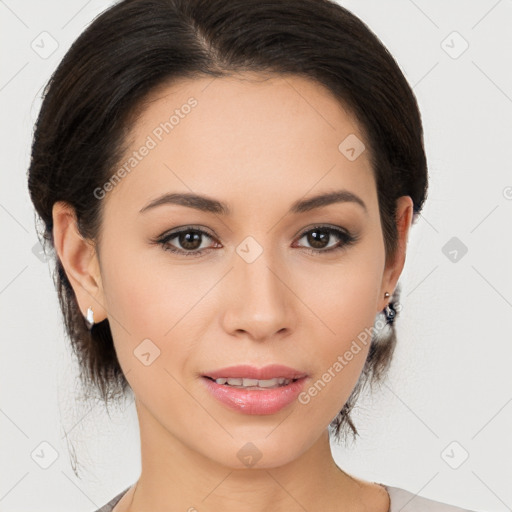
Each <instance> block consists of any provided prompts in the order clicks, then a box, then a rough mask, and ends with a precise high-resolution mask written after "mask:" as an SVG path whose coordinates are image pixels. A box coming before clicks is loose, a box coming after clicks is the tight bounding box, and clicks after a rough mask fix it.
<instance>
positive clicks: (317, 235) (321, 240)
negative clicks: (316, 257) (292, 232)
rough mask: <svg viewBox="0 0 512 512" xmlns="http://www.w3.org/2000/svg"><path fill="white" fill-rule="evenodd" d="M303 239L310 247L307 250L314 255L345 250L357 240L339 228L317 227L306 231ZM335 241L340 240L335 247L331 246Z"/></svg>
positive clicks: (302, 236)
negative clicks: (332, 241)
mask: <svg viewBox="0 0 512 512" xmlns="http://www.w3.org/2000/svg"><path fill="white" fill-rule="evenodd" d="M302 238H305V239H306V243H307V244H309V245H310V247H309V248H308V247H305V249H306V250H308V249H309V251H310V252H312V253H322V252H330V251H335V250H337V249H343V248H345V247H346V246H348V245H350V244H352V243H354V242H355V241H356V238H355V237H354V236H352V235H350V234H349V233H347V232H345V231H342V230H341V229H338V228H332V227H327V226H315V227H314V228H312V229H310V230H308V231H305V232H304V233H303V234H302V235H301V237H300V239H299V240H301V239H302ZM333 239H334V242H336V239H338V243H337V244H336V243H335V244H334V245H333V244H330V242H331V240H333ZM329 244H330V245H329Z"/></svg>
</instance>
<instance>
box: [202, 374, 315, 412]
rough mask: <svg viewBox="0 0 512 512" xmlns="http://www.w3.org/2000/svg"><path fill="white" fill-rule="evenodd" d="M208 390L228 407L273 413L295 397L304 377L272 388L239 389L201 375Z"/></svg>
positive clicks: (243, 410) (242, 410)
mask: <svg viewBox="0 0 512 512" xmlns="http://www.w3.org/2000/svg"><path fill="white" fill-rule="evenodd" d="M202 379H203V381H204V382H205V384H206V387H207V389H208V391H210V393H211V394H212V395H213V396H214V397H215V398H216V399H217V400H218V401H219V402H222V403H223V404H225V405H227V406H228V407H229V408H231V409H233V410H235V411H238V412H243V413H244V414H274V413H276V412H279V411H280V410H281V409H284V408H285V407H286V406H288V405H290V404H291V403H292V402H293V401H294V400H296V399H297V397H298V396H299V394H300V392H301V391H302V388H303V387H304V382H305V380H306V377H303V378H301V379H297V380H296V381H294V382H291V383H290V384H287V385H286V386H281V387H278V388H274V389H265V390H263V389H262V390H261V391H260V390H258V389H241V388H235V387H233V386H227V385H224V384H217V383H216V382H215V381H214V380H211V379H209V378H207V377H202Z"/></svg>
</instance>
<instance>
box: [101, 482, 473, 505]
mask: <svg viewBox="0 0 512 512" xmlns="http://www.w3.org/2000/svg"><path fill="white" fill-rule="evenodd" d="M374 483H379V482H374ZM379 485H382V486H383V487H384V488H385V489H386V490H387V491H388V494H389V498H390V501H391V507H390V509H389V512H474V511H472V510H468V509H466V508H460V507H455V506H454V505H448V504H446V503H441V502H440V501H434V500H429V499H428V498H422V497H421V496H418V495H416V494H414V493H412V492H409V491H406V490H405V489H401V488H400V487H392V486H390V485H384V484H381V483H379ZM130 487H131V486H130ZM130 487H127V488H126V489H125V490H124V491H122V492H120V493H119V494H118V495H117V496H115V497H114V498H112V499H111V500H110V501H109V502H108V503H107V504H105V505H103V507H101V508H100V509H98V510H95V511H94V512H112V509H113V508H114V507H115V506H116V504H117V503H118V502H119V501H120V499H121V498H122V497H123V496H124V494H126V493H127V492H128V489H130Z"/></svg>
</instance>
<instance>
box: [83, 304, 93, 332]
mask: <svg viewBox="0 0 512 512" xmlns="http://www.w3.org/2000/svg"><path fill="white" fill-rule="evenodd" d="M85 323H86V325H87V329H89V330H91V329H92V326H93V325H94V311H93V310H92V308H91V307H90V306H89V307H88V308H87V316H86V318H85Z"/></svg>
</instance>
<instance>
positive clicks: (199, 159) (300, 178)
mask: <svg viewBox="0 0 512 512" xmlns="http://www.w3.org/2000/svg"><path fill="white" fill-rule="evenodd" d="M347 140H348V141H351V142H353V141H356V145H357V144H358V143H360V145H361V147H363V146H362V144H363V134H362V133H361V131H360V129H359V126H358V123H357V120H356V119H355V118H354V117H353V116H352V115H351V114H350V113H349V112H348V111H347V110H346V109H345V107H344V106H343V105H342V103H340V101H338V100H337V99H336V98H335V97H334V96H333V95H332V93H331V92H330V91H329V90H328V89H326V88H325V87H323V86H322V85H321V84H319V83H317V82H314V81H312V80H309V79H307V78H304V77H299V76H296V75H288V76H286V75H261V74H259V75H258V74H254V73H252V74H249V73H245V74H239V75H235V76H229V77H222V78H212V77H201V78H194V79H182V80H179V81H177V82H174V83H172V84H167V85H162V86H160V87H159V88H158V89H156V90H155V91H154V92H153V93H152V94H151V95H150V96H149V97H148V98H147V100H146V101H145V102H144V104H143V105H141V106H140V108H139V112H138V116H137V118H136V119H135V120H134V122H133V124H132V126H131V134H130V137H129V138H128V141H129V148H128V151H127V152H126V154H125V156H124V159H123V161H122V162H120V163H119V168H120V167H121V166H123V165H124V166H125V168H126V170H127V171H128V172H126V173H124V175H125V176H126V177H124V178H123V179H122V180H121V182H120V183H119V185H117V186H116V187H115V188H114V190H113V193H112V194H111V195H112V196H113V197H112V199H113V200H114V201H116V200H123V198H124V199H127V197H128V196H129V195H130V194H131V195H132V196H133V200H135V201H137V200H139V203H140V201H143V200H145V201H147V199H148V197H149V196H151V195H154V194H155V191H159V192H160V193H161V192H163V191H166V190H174V189H179V190H182V191H192V190H193V191H194V192H196V193H200V192H202V193H205V194H209V195H212V196H216V197H222V198H226V197H227V195H229V194H230V193H231V192H235V191H236V192H237V196H238V197H240V194H242V197H246V198H247V197H252V198H259V199H260V200H264V199H265V200H267V201H268V200H272V198H271V197H269V189H272V191H273V193H277V195H276V196H275V198H276V199H277V200H279V198H281V199H284V195H283V194H284V192H285V191H287V192H289V193H290V194H289V195H290V198H291V197H292V196H293V197H294V198H295V199H296V198H297V197H301V196H304V195H305V194H307V192H308V190H309V189H312V188H313V187H318V188H322V190H325V189H329V188H334V187H336V188H339V186H340V185H343V186H344V187H345V188H351V189H352V190H353V191H354V192H356V191H357V192H358V193H359V194H363V195H364V194H366V195H368V194H372V193H373V190H372V189H373V187H374V180H373V172H372V170H371V167H370V162H369V155H368V151H366V150H364V151H362V153H361V154H360V155H359V156H358V157H357V158H356V159H350V158H347V155H346V154H345V153H344V152H343V150H344V149H346V148H345V146H346V145H347V144H345V143H344V141H347ZM357 141H359V142H357ZM349 145H350V144H349ZM352 145H354V144H353V143H352ZM356 150H358V151H359V150H361V148H360V147H356ZM126 164H128V165H126ZM312 192H314V190H312ZM116 197H117V199H115V198H116ZM137 198H139V199H137ZM226 200H228V201H229V198H227V199H226ZM140 206H142V204H140ZM260 207H261V206H260Z"/></svg>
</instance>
